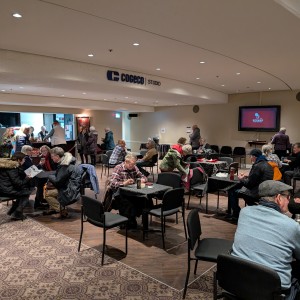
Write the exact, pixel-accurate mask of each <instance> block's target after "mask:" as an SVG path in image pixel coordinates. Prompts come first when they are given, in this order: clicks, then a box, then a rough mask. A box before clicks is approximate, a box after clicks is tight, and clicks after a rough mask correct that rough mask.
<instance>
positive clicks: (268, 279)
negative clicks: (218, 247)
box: [214, 254, 285, 300]
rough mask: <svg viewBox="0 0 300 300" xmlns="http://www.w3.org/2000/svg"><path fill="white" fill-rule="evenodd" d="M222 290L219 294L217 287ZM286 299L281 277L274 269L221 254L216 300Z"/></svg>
mask: <svg viewBox="0 0 300 300" xmlns="http://www.w3.org/2000/svg"><path fill="white" fill-rule="evenodd" d="M218 286H219V287H221V288H222V292H220V293H218V291H217V287H218ZM224 297H225V298H226V299H243V300H253V299H255V300H274V299H285V295H284V294H283V293H282V290H281V281H280V277H279V275H278V274H277V272H276V271H274V270H273V269H271V268H269V267H266V266H263V265H261V264H258V263H254V262H252V261H249V260H245V259H242V258H239V257H236V256H232V255H224V254H221V255H219V256H218V259H217V271H216V272H215V273H214V300H216V299H220V298H224Z"/></svg>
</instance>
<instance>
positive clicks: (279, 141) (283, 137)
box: [271, 127, 291, 159]
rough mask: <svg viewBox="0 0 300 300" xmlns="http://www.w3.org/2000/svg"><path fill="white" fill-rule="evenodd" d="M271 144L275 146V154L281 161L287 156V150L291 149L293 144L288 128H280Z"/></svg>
mask: <svg viewBox="0 0 300 300" xmlns="http://www.w3.org/2000/svg"><path fill="white" fill-rule="evenodd" d="M271 144H273V145H274V152H275V154H277V155H278V157H279V158H280V159H281V157H285V156H287V150H289V149H290V148H291V143H290V138H289V136H288V135H287V134H286V128H284V127H281V128H280V130H279V132H278V133H276V134H275V135H274V136H273V138H272V140H271Z"/></svg>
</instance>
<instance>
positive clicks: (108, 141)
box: [101, 127, 115, 150]
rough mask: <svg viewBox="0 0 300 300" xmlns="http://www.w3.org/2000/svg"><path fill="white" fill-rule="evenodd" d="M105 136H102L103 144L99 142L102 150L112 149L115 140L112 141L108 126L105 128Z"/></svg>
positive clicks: (112, 136)
mask: <svg viewBox="0 0 300 300" xmlns="http://www.w3.org/2000/svg"><path fill="white" fill-rule="evenodd" d="M104 131H105V138H102V142H103V144H101V149H102V150H113V149H114V148H115V142H114V134H113V132H112V131H111V130H110V128H108V127H107V128H105V129H104Z"/></svg>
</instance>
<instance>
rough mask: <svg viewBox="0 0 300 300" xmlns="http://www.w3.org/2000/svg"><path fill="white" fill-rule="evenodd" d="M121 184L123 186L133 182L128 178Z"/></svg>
mask: <svg viewBox="0 0 300 300" xmlns="http://www.w3.org/2000/svg"><path fill="white" fill-rule="evenodd" d="M123 184H124V185H130V184H134V180H133V179H131V178H129V179H127V180H125V181H124V182H123Z"/></svg>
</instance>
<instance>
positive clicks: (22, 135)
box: [16, 124, 31, 152]
mask: <svg viewBox="0 0 300 300" xmlns="http://www.w3.org/2000/svg"><path fill="white" fill-rule="evenodd" d="M29 128H30V126H29V125H27V124H22V126H21V127H20V129H19V130H18V132H17V133H16V152H21V149H22V147H23V146H24V145H31V143H30V140H29V138H30V136H29Z"/></svg>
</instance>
